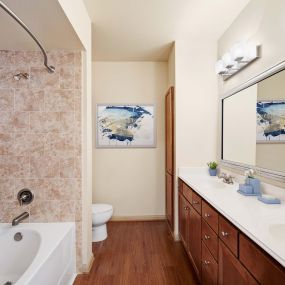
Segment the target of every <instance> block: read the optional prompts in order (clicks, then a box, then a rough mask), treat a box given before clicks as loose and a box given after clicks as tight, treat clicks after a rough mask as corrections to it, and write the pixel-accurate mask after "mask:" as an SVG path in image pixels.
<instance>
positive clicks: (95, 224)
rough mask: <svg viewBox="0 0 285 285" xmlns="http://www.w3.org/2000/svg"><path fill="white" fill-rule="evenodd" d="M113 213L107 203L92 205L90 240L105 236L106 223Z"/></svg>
mask: <svg viewBox="0 0 285 285" xmlns="http://www.w3.org/2000/svg"><path fill="white" fill-rule="evenodd" d="M112 214H113V206H112V205H108V204H93V205H92V241H93V242H97V241H102V240H104V239H106V238H107V236H108V234H107V225H106V223H107V222H108V221H109V220H110V218H111V217H112Z"/></svg>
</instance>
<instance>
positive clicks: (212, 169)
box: [207, 161, 218, 176]
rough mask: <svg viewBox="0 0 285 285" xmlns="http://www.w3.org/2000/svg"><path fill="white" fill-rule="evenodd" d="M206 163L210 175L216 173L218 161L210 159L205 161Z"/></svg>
mask: <svg viewBox="0 0 285 285" xmlns="http://www.w3.org/2000/svg"><path fill="white" fill-rule="evenodd" d="M207 165H208V166H209V174H210V176H216V175H217V167H218V163H217V162H216V161H210V162H208V163H207Z"/></svg>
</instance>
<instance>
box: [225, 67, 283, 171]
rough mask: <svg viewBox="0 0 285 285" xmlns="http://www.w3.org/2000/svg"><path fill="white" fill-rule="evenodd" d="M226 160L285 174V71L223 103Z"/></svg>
mask: <svg viewBox="0 0 285 285" xmlns="http://www.w3.org/2000/svg"><path fill="white" fill-rule="evenodd" d="M222 159H223V160H226V161H232V162H235V163H240V164H245V165H250V166H256V167H260V168H264V169H269V170H273V171H277V172H285V70H283V71H280V72H278V73H276V74H274V75H272V76H270V77H268V78H266V79H264V80H262V81H260V82H258V83H256V84H254V85H251V86H250V87H247V88H246V89H243V90H241V91H239V92H237V93H235V94H233V95H231V96H229V97H226V98H225V99H223V131H222Z"/></svg>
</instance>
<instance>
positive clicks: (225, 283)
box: [218, 240, 258, 285]
mask: <svg viewBox="0 0 285 285" xmlns="http://www.w3.org/2000/svg"><path fill="white" fill-rule="evenodd" d="M218 284H219V285H229V284H235V285H257V284H258V282H257V281H256V280H255V279H254V278H253V277H252V276H251V274H250V273H249V272H248V271H247V269H246V268H245V267H244V266H243V265H242V264H241V263H240V262H239V260H238V259H237V258H236V257H235V255H234V254H233V253H232V252H231V251H230V250H229V249H228V247H227V246H226V245H225V244H224V243H223V242H222V241H221V240H219V275H218Z"/></svg>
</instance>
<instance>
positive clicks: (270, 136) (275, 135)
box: [256, 100, 285, 143]
mask: <svg viewBox="0 0 285 285" xmlns="http://www.w3.org/2000/svg"><path fill="white" fill-rule="evenodd" d="M256 119H257V127H256V141H257V143H285V100H274V101H258V102H257V105H256Z"/></svg>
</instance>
